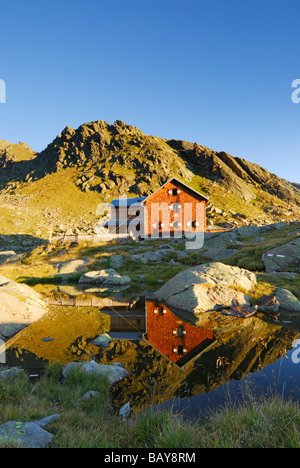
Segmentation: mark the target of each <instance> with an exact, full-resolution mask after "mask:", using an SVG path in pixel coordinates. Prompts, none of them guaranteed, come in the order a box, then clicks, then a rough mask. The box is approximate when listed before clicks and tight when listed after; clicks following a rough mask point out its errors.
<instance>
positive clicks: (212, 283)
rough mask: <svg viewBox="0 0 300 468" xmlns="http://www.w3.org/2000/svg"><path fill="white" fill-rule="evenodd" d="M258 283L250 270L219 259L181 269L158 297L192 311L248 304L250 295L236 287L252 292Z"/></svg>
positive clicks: (161, 290)
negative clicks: (225, 263)
mask: <svg viewBox="0 0 300 468" xmlns="http://www.w3.org/2000/svg"><path fill="white" fill-rule="evenodd" d="M256 282H257V279H256V275H255V274H254V273H252V272H250V271H248V270H244V269H241V268H238V267H232V266H228V265H224V264H223V263H218V262H216V263H208V264H205V265H199V266H196V267H193V268H189V269H187V270H185V271H182V272H180V273H179V274H178V275H176V276H175V277H174V278H172V279H171V280H170V281H168V282H167V283H166V284H164V286H162V287H161V288H160V289H159V290H158V291H157V292H156V293H155V297H156V298H158V299H159V300H162V301H165V302H166V303H167V304H169V305H171V306H173V307H177V308H178V309H182V310H186V311H187V312H191V313H198V312H207V311H210V310H221V309H222V308H224V307H232V306H235V305H245V306H248V305H250V301H249V298H248V296H247V295H245V294H243V293H241V292H238V291H236V290H235V289H233V288H232V287H239V288H243V289H245V290H247V291H249V290H251V289H252V288H253V287H254V286H255V285H256Z"/></svg>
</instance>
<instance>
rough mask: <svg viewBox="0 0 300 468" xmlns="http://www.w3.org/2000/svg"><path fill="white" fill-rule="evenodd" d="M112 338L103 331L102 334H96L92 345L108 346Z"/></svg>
mask: <svg viewBox="0 0 300 468" xmlns="http://www.w3.org/2000/svg"><path fill="white" fill-rule="evenodd" d="M112 341H113V340H112V339H111V337H110V336H109V335H107V333H104V334H103V335H100V336H98V337H97V338H95V339H94V340H93V341H92V344H93V345H94V346H98V347H99V348H109V346H110V344H111V342H112Z"/></svg>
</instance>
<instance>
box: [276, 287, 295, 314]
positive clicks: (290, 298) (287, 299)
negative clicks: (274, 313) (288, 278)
mask: <svg viewBox="0 0 300 468" xmlns="http://www.w3.org/2000/svg"><path fill="white" fill-rule="evenodd" d="M276 299H277V300H278V302H279V304H280V309H284V310H288V311H289V312H297V314H299V313H300V301H299V300H298V299H297V297H296V296H294V294H293V293H291V291H289V290H288V289H284V288H278V289H277V291H276Z"/></svg>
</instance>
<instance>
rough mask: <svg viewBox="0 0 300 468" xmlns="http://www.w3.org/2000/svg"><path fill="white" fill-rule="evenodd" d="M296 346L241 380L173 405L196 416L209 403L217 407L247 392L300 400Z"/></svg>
mask: <svg viewBox="0 0 300 468" xmlns="http://www.w3.org/2000/svg"><path fill="white" fill-rule="evenodd" d="M293 352H294V350H291V351H289V352H288V353H287V354H286V355H285V356H283V357H282V358H280V359H279V360H278V361H277V362H275V363H274V364H271V365H269V366H267V367H265V368H264V369H263V370H261V371H258V372H255V373H253V374H248V375H247V376H246V377H244V378H243V379H242V380H240V381H234V380H233V381H231V382H228V383H225V384H224V385H223V386H222V387H220V388H219V389H217V390H214V391H212V392H210V393H209V394H202V395H197V396H193V397H188V398H186V399H182V400H181V401H179V400H177V401H176V400H175V402H174V406H173V408H174V409H176V410H179V411H184V412H185V413H186V414H188V415H189V416H190V417H193V416H194V417H197V415H198V414H199V413H201V412H202V411H204V410H205V408H207V407H209V408H210V407H212V408H213V407H216V406H219V405H222V404H224V403H226V402H227V401H228V400H229V401H232V402H233V403H235V402H239V401H242V400H243V398H244V395H245V394H247V392H250V394H252V395H253V394H254V395H256V396H259V395H265V396H268V397H272V395H277V396H279V397H281V398H283V399H286V398H291V399H293V400H295V401H299V402H300V364H294V363H293V362H292V354H293Z"/></svg>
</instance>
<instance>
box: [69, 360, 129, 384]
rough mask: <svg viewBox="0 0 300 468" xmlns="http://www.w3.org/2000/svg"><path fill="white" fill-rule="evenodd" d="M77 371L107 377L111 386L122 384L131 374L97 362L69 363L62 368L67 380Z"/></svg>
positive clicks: (120, 368)
mask: <svg viewBox="0 0 300 468" xmlns="http://www.w3.org/2000/svg"><path fill="white" fill-rule="evenodd" d="M76 371H81V372H84V373H86V374H94V375H98V376H100V377H107V378H108V380H109V382H110V384H111V385H114V384H116V383H117V382H120V381H121V380H123V379H124V378H125V377H128V375H129V372H128V371H127V370H126V369H124V368H123V367H121V366H113V365H107V364H98V363H97V362H95V361H90V362H69V364H66V365H65V366H64V367H63V368H62V373H63V377H64V378H67V377H68V376H69V375H71V374H72V373H73V372H76Z"/></svg>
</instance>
